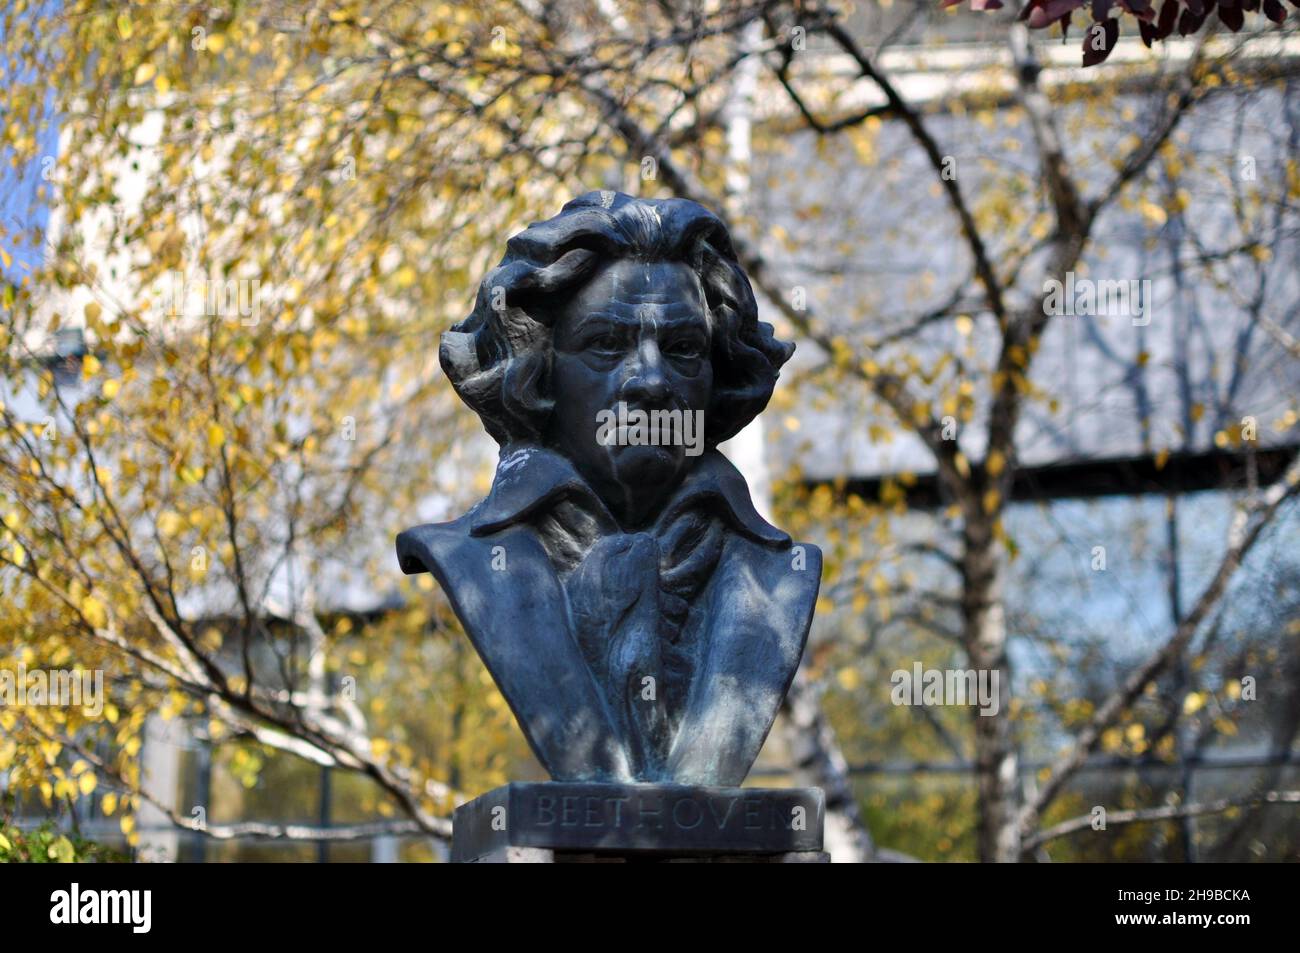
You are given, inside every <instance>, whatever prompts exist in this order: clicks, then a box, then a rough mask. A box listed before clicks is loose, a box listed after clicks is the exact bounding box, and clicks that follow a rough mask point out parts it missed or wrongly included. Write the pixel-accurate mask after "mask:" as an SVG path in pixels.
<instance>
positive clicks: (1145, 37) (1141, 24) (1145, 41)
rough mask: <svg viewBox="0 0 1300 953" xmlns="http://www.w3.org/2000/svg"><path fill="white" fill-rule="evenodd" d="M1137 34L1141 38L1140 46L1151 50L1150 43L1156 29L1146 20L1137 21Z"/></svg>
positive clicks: (1154, 36)
mask: <svg viewBox="0 0 1300 953" xmlns="http://www.w3.org/2000/svg"><path fill="white" fill-rule="evenodd" d="M1138 33H1139V34H1140V35H1141V36H1142V45H1143V46H1145V47H1146V48H1147V49H1148V50H1149V49H1151V41H1152V40H1154V39H1155V38H1156V28H1155V27H1153V26H1152V25H1151V24H1150V23H1147V21H1146V20H1138Z"/></svg>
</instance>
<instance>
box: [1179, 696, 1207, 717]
mask: <svg viewBox="0 0 1300 953" xmlns="http://www.w3.org/2000/svg"><path fill="white" fill-rule="evenodd" d="M1204 707H1205V696H1204V695H1203V694H1201V693H1200V692H1188V693H1187V697H1185V698H1184V699H1183V714H1184V715H1194V714H1196V713H1197V712H1198V711H1200V710H1201V709H1202V708H1204Z"/></svg>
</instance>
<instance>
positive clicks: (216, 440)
mask: <svg viewBox="0 0 1300 953" xmlns="http://www.w3.org/2000/svg"><path fill="white" fill-rule="evenodd" d="M225 442H226V431H225V430H223V429H222V427H221V424H216V423H213V424H208V446H209V447H212V448H213V449H214V450H215V449H216V448H217V447H220V446H221V445H222V444H223V443H225Z"/></svg>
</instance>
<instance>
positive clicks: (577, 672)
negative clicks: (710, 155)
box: [397, 192, 821, 785]
mask: <svg viewBox="0 0 1300 953" xmlns="http://www.w3.org/2000/svg"><path fill="white" fill-rule="evenodd" d="M793 351H794V345H793V344H789V343H785V342H781V341H778V340H776V339H775V337H774V336H773V331H772V328H771V326H770V325H768V324H766V323H763V322H760V321H759V320H758V309H757V306H756V304H755V301H754V295H753V291H752V289H751V288H750V284H749V280H748V279H747V278H746V277H745V274H744V272H743V271H742V270H741V268H740V265H739V264H738V263H737V261H736V256H735V252H734V251H733V249H732V246H731V240H730V237H729V235H728V233H727V230H726V227H725V226H724V225H723V223H722V221H721V220H719V219H718V218H717V217H716V216H715V215H713V214H712V213H711V212H709V211H708V210H707V209H705V208H704V207H702V206H700V205H698V204H696V203H694V202H689V201H685V200H681V199H667V200H654V199H640V198H634V197H631V196H628V195H624V194H623V193H620V192H589V193H587V194H586V195H583V196H581V197H579V198H576V199H574V200H573V201H571V202H569V203H568V204H567V205H565V206H564V208H563V209H562V210H561V212H560V213H559V214H558V215H557V216H555V217H554V218H552V219H549V220H547V221H544V222H538V223H535V224H533V225H531V226H530V227H528V228H527V229H525V230H524V231H523V232H522V233H520V234H518V235H516V236H514V237H513V238H511V239H510V241H509V242H508V244H507V250H506V255H505V257H504V258H503V259H502V261H501V263H500V264H499V265H498V266H497V267H496V268H495V269H494V270H493V271H492V272H491V273H490V274H489V275H488V276H487V278H486V279H485V280H484V281H483V283H482V285H481V286H480V287H479V291H478V297H477V301H476V304H475V307H474V311H473V313H472V314H471V315H470V316H469V317H468V318H467V319H466V320H464V321H462V322H461V323H459V324H457V325H456V326H455V327H454V328H452V330H450V331H448V332H446V333H445V334H444V335H443V338H442V346H441V349H440V353H439V356H440V360H441V364H442V367H443V369H444V370H445V372H446V374H447V376H448V378H449V379H450V380H451V382H452V385H453V386H454V387H455V389H456V392H457V393H458V394H459V395H460V397H461V398H462V399H463V400H464V401H465V402H466V403H467V404H468V405H469V406H470V407H471V408H473V410H474V411H475V412H477V413H478V415H479V417H480V418H481V419H482V421H483V423H484V425H485V426H486V428H487V430H488V432H489V433H490V434H491V435H492V437H493V438H495V439H496V441H497V443H499V444H500V445H501V451H500V459H499V462H498V465H497V471H496V477H495V480H494V482H493V485H492V489H491V492H490V493H489V494H488V496H487V498H486V499H485V500H483V501H481V502H480V503H479V504H477V505H476V506H475V507H474V508H473V509H471V510H470V511H469V512H468V513H467V514H466V515H465V516H463V517H461V518H460V519H457V520H454V521H452V522H449V523H441V524H428V525H424V526H417V527H414V528H412V529H409V530H407V531H405V532H404V533H401V534H400V535H399V536H398V537H397V553H398V558H399V560H400V562H401V566H402V569H403V570H404V571H405V572H407V573H419V572H432V573H433V574H434V576H435V577H436V578H437V580H438V582H439V583H440V584H441V585H442V587H443V589H444V590H445V591H446V592H447V595H448V596H449V598H450V600H451V604H452V607H453V609H454V610H455V612H456V614H457V616H458V617H459V619H460V620H461V622H462V623H463V625H464V627H465V631H466V632H467V633H468V635H469V637H470V639H471V640H472V641H473V643H474V646H475V648H476V649H477V650H478V652H479V655H480V656H481V657H482V659H483V661H484V663H485V664H486V666H487V668H488V671H489V672H490V673H491V675H492V677H493V678H494V679H495V680H496V683H497V685H498V686H499V687H500V689H501V692H502V694H503V695H504V696H505V699H506V701H507V702H508V703H509V704H510V707H511V709H512V711H513V712H514V714H515V717H516V718H517V719H518V721H519V724H520V727H521V728H522V729H523V732H524V734H525V735H526V736H527V738H528V741H529V743H530V744H531V745H532V748H533V750H534V752H535V753H536V755H537V757H538V759H539V760H540V761H541V763H542V764H543V765H544V766H545V767H546V769H547V770H548V771H549V772H550V773H551V776H552V777H553V778H555V779H556V780H557V781H634V782H651V781H657V782H672V783H681V784H700V785H738V784H740V782H741V781H743V780H744V777H745V775H746V774H747V773H748V772H749V768H750V766H751V765H752V764H753V762H754V759H755V758H756V757H757V756H758V752H759V749H760V748H761V747H762V744H763V741H764V739H765V738H766V737H767V733H768V731H769V730H770V729H771V726H772V722H773V720H774V719H775V717H776V713H777V710H778V708H779V707H780V704H781V701H782V699H783V698H784V696H785V693H786V691H787V690H788V689H789V687H790V682H791V680H792V679H793V677H794V673H795V669H796V668H797V667H798V665H799V660H800V657H801V656H802V654H803V649H804V644H805V642H806V640H807V635H808V628H809V625H810V624H811V622H812V615H813V605H814V603H815V601H816V598H817V589H818V586H819V584H820V579H821V553H820V551H819V550H818V549H817V548H816V547H815V546H812V545H810V544H806V543H803V544H793V543H792V542H791V540H790V537H789V536H787V535H786V534H785V533H783V532H782V531H781V530H779V529H776V528H775V527H773V526H771V525H770V524H769V523H767V522H766V521H765V520H764V519H763V518H762V517H761V516H760V515H759V514H758V512H757V511H756V510H755V508H754V505H753V503H752V501H751V499H750V495H749V489H748V487H747V485H746V483H745V480H744V477H742V476H741V474H740V472H739V471H738V470H737V469H736V468H735V467H734V466H733V465H732V464H731V463H730V462H729V461H728V460H727V459H726V457H725V456H723V455H722V454H721V453H720V452H719V451H718V450H717V445H718V444H719V443H720V442H721V441H724V440H726V439H728V438H729V437H732V436H734V435H735V434H736V433H737V432H738V431H739V430H740V429H741V428H742V427H744V426H745V424H747V423H748V422H749V421H750V420H752V419H753V418H754V417H755V416H756V415H757V414H758V413H759V412H761V411H762V410H763V408H764V407H765V406H766V405H767V402H768V400H769V398H770V397H771V394H772V388H773V386H774V385H775V383H776V379H777V375H778V372H779V369H780V367H781V365H782V364H784V363H785V362H786V361H787V360H788V359H789V357H790V355H791V353H792V352H793Z"/></svg>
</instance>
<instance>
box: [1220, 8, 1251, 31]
mask: <svg viewBox="0 0 1300 953" xmlns="http://www.w3.org/2000/svg"><path fill="white" fill-rule="evenodd" d="M1219 19H1220V20H1222V21H1223V25H1224V26H1226V27H1227V28H1228V29H1229V30H1231V31H1232V32H1233V33H1236V32H1237V31H1238V30H1240V29H1241V25H1242V24H1243V23H1245V22H1246V14H1244V13H1242V12H1241V7H1225V6H1224V5H1223V4H1219Z"/></svg>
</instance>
